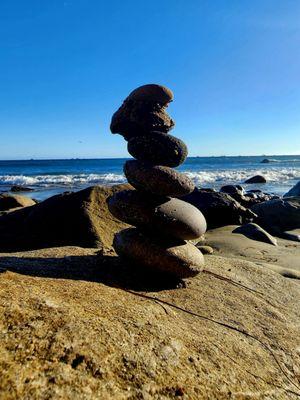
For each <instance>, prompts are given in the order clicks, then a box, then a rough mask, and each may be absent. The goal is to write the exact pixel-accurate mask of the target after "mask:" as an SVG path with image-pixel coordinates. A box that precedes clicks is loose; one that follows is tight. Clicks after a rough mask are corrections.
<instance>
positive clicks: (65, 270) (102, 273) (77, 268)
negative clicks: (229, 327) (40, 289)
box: [0, 252, 185, 292]
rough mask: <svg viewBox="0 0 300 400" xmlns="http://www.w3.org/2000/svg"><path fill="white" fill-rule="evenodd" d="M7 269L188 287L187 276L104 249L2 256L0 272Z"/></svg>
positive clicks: (119, 283) (132, 286)
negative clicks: (92, 252)
mask: <svg viewBox="0 0 300 400" xmlns="http://www.w3.org/2000/svg"><path fill="white" fill-rule="evenodd" d="M6 271H11V272H15V273H18V274H23V275H30V276H35V277H42V278H51V279H70V280H83V281H89V282H98V283H102V284H104V285H107V286H111V287H116V288H122V289H128V290H135V291H151V292H155V291H161V290H167V289H176V288H182V287H185V283H184V281H183V280H180V279H178V278H174V277H172V276H170V275H168V274H163V273H159V274H158V273H157V271H155V273H154V272H153V271H152V270H150V269H148V268H145V267H144V266H142V265H135V264H131V263H129V262H128V261H125V260H122V259H121V258H119V257H117V256H115V255H104V254H102V252H99V253H97V254H95V255H70V256H62V257H31V256H28V257H26V256H23V255H22V256H21V257H17V256H15V255H11V256H10V255H5V256H2V257H0V273H3V272H6Z"/></svg>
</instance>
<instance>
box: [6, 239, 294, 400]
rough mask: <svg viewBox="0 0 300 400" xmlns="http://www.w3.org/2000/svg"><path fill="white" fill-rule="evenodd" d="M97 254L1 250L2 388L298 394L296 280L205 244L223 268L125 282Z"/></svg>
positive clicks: (49, 392) (194, 397)
mask: <svg viewBox="0 0 300 400" xmlns="http://www.w3.org/2000/svg"><path fill="white" fill-rule="evenodd" d="M233 236H234V237H236V238H239V235H233ZM245 240H248V239H246V238H245ZM259 244H260V245H264V246H266V247H270V248H271V249H272V250H276V249H277V248H275V247H273V246H268V245H266V244H263V243H259ZM96 254H97V250H95V249H90V250H88V249H80V248H74V247H73V248H55V249H47V250H40V251H34V252H25V253H13V254H6V255H4V254H1V258H0V266H1V267H2V269H3V273H2V274H0V327H1V329H0V376H1V378H0V393H1V394H0V397H1V398H2V399H3V400H4V399H9V400H20V399H22V400H23V399H24V400H29V399H30V400H44V399H49V400H50V399H51V400H56V399H64V400H75V399H76V400H77V399H83V400H94V399H103V400H104V399H105V400H106V399H107V400H124V399H128V400H129V399H130V400H141V399H145V400H150V399H151V400H152V399H153V400H167V399H168V400H169V399H184V400H200V399H201V400H202V399H203V400H211V399H220V400H229V399H236V400H238V399H240V400H242V399H243V400H246V399H251V400H252V399H253V400H254V399H268V400H281V399H282V400H297V399H299V397H298V395H297V393H299V390H298V389H297V388H296V387H295V385H298V386H299V369H300V360H299V347H300V337H299V320H300V309H299V302H300V286H299V284H297V283H295V281H293V280H290V279H286V278H283V277H282V276H280V275H279V274H276V273H274V272H272V271H269V270H268V269H266V268H265V267H262V266H257V265H256V264H255V263H251V262H246V261H241V260H238V259H236V258H234V259H233V258H232V259H228V258H224V257H217V256H214V255H212V256H208V257H206V266H205V269H206V270H208V271H209V272H212V273H214V274H216V275H220V276H222V277H224V278H226V279H227V280H226V279H218V278H217V277H216V276H215V275H212V274H210V273H205V272H204V271H203V272H201V273H199V274H198V275H197V276H195V277H194V278H193V279H191V280H188V282H187V287H186V288H185V289H172V290H163V289H160V291H155V290H151V291H149V290H148V291H141V290H138V291H134V290H133V289H132V288H133V285H132V280H134V276H133V274H132V272H131V269H129V268H128V269H127V270H126V269H125V267H124V270H123V265H122V264H118V261H119V260H118V258H117V257H106V258H105V259H101V257H99V256H97V255H96ZM110 259H112V260H111V261H110ZM6 269H7V272H4V271H5V270H6ZM103 271H105V273H104V272H103ZM121 276H122V279H124V280H122V279H121ZM228 280H229V281H228ZM124 281H125V282H126V286H124ZM230 281H232V282H230ZM234 282H237V283H238V284H234ZM241 285H244V287H243V286H241ZM245 286H246V288H247V287H248V288H249V290H246V288H245ZM247 334H248V335H247ZM274 357H275V358H274Z"/></svg>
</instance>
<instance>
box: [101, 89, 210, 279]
mask: <svg viewBox="0 0 300 400" xmlns="http://www.w3.org/2000/svg"><path fill="white" fill-rule="evenodd" d="M172 100H173V93H172V92H171V90H169V89H168V88H166V87H164V86H160V85H155V84H149V85H144V86H141V87H139V88H137V89H135V90H134V91H133V92H131V93H130V95H129V96H128V97H127V98H126V99H125V101H124V102H123V104H122V106H121V107H120V108H119V109H118V110H117V111H116V113H115V114H114V115H113V117H112V121H111V126H110V129H111V131H112V133H119V134H121V135H122V136H123V137H124V138H125V140H127V141H128V152H129V153H130V154H131V155H132V156H133V157H134V158H135V159H134V160H129V161H126V163H125V165H124V173H125V176H126V178H127V179H128V182H129V183H130V184H131V185H132V186H133V187H134V188H135V190H130V189H129V190H123V191H121V192H117V193H116V194H114V195H113V196H112V197H110V198H109V199H108V207H109V210H110V212H111V213H112V214H113V215H114V216H115V217H116V218H118V219H119V220H121V221H123V222H125V223H127V224H129V225H133V226H135V228H129V229H124V230H122V231H120V232H119V233H117V234H116V235H115V237H114V242H113V247H114V249H115V251H116V253H117V254H118V255H119V256H121V257H124V258H126V259H127V260H129V261H130V262H133V263H134V264H135V265H138V266H142V267H148V270H149V268H151V269H152V270H153V271H155V270H156V271H157V272H162V273H166V274H170V275H172V276H173V277H176V278H178V279H183V278H188V277H192V276H195V275H196V274H198V273H199V272H200V271H202V269H203V265H204V258H203V255H202V253H201V252H200V250H199V249H197V247H196V246H195V245H194V244H192V243H191V242H189V240H194V239H198V238H199V237H201V236H202V235H203V234H204V233H205V231H206V221H205V218H204V216H203V214H202V213H201V212H200V211H199V210H198V209H197V208H196V207H194V206H192V205H191V204H189V203H186V202H184V201H182V200H180V199H178V198H180V197H181V196H184V195H186V194H189V193H191V192H192V191H193V190H194V184H193V182H192V181H191V180H190V179H189V178H188V177H187V176H186V175H184V174H182V173H180V172H178V171H176V170H174V169H173V167H178V166H179V165H180V164H182V163H183V162H184V161H185V159H186V157H187V147H186V145H185V144H184V143H183V142H182V141H181V140H180V139H177V138H176V137H174V136H171V135H170V134H168V132H169V130H170V129H172V127H173V126H174V121H173V120H172V119H171V118H170V116H169V115H168V114H167V113H166V108H167V106H168V104H169V103H170V102H171V101H172Z"/></svg>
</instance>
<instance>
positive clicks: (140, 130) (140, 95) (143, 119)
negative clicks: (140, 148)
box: [110, 84, 175, 140]
mask: <svg viewBox="0 0 300 400" xmlns="http://www.w3.org/2000/svg"><path fill="white" fill-rule="evenodd" d="M172 100H173V93H172V91H171V90H170V89H168V88H166V87H165V86H161V85H156V84H147V85H143V86H140V87H138V88H137V89H135V90H133V91H132V92H131V93H130V94H129V96H128V97H127V98H126V99H125V100H124V102H123V104H122V105H121V107H120V108H119V109H118V110H117V111H116V112H115V113H114V115H113V117H112V120H111V124H110V130H111V132H112V133H119V134H121V135H122V136H123V137H124V138H125V139H126V140H129V139H130V138H132V137H136V136H144V135H148V134H150V133H151V132H152V131H157V132H163V133H168V132H169V130H171V129H172V128H173V126H174V125H175V123H174V121H173V120H172V118H171V117H170V116H169V115H168V114H167V112H166V108H167V106H168V104H169V103H170V102H171V101H172Z"/></svg>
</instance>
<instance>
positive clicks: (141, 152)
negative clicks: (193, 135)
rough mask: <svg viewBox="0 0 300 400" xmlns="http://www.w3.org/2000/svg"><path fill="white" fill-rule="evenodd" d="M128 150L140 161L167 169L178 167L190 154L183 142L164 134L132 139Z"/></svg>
mask: <svg viewBox="0 0 300 400" xmlns="http://www.w3.org/2000/svg"><path fill="white" fill-rule="evenodd" d="M127 150H128V152H129V154H131V155H132V157H134V158H136V159H137V160H139V161H144V162H148V163H150V164H154V165H164V166H167V167H178V166H179V165H180V164H182V163H183V162H184V161H185V159H186V157H187V154H188V150H187V147H186V145H185V143H183V141H182V140H180V139H178V138H176V137H174V136H172V135H168V134H166V133H162V132H151V134H149V135H144V136H136V137H133V138H131V139H130V140H129V141H128V145H127Z"/></svg>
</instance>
